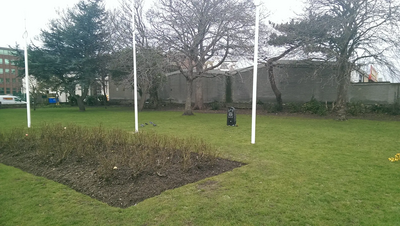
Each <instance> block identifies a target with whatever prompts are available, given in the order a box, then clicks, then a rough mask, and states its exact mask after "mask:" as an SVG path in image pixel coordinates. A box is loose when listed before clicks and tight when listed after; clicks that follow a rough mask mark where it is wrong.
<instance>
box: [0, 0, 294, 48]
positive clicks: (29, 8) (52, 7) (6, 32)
mask: <svg viewBox="0 0 400 226" xmlns="http://www.w3.org/2000/svg"><path fill="white" fill-rule="evenodd" d="M78 2H79V0H62V1H60V0H35V1H32V0H11V1H5V2H3V4H2V6H3V7H2V12H1V14H0V21H1V25H2V26H1V35H0V47H8V46H9V45H11V46H14V45H15V43H18V44H20V45H23V43H24V39H23V38H22V35H23V33H24V31H25V18H26V28H27V31H28V40H33V42H34V43H37V42H36V41H34V38H35V37H36V36H38V35H39V34H40V29H45V28H47V27H48V22H49V21H50V20H51V19H54V18H57V17H58V15H57V13H56V10H61V9H66V8H69V7H72V6H74V5H75V4H76V3H78ZM104 2H105V4H106V7H107V9H111V8H115V7H118V6H119V1H118V0H104ZM146 2H149V1H148V0H147V1H146ZM260 2H261V3H262V4H264V5H266V6H267V7H266V8H267V9H268V10H269V11H271V16H270V18H269V19H270V20H272V21H274V22H283V21H285V20H287V19H288V18H290V17H292V16H294V13H293V12H294V11H296V12H300V10H301V1H299V0H280V1H273V0H260Z"/></svg>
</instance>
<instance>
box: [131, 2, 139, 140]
mask: <svg viewBox="0 0 400 226" xmlns="http://www.w3.org/2000/svg"><path fill="white" fill-rule="evenodd" d="M132 30H133V31H132V42H133V86H134V88H133V98H134V105H135V132H136V133H137V132H138V131H139V122H138V106H137V93H138V92H137V70H136V39H135V34H136V26H135V0H132Z"/></svg>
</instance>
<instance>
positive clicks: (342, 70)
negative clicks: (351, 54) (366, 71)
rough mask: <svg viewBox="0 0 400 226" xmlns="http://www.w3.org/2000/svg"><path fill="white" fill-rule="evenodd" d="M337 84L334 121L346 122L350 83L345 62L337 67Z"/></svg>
mask: <svg viewBox="0 0 400 226" xmlns="http://www.w3.org/2000/svg"><path fill="white" fill-rule="evenodd" d="M336 79H337V82H338V89H337V90H338V93H337V99H336V106H335V107H336V113H337V115H336V119H337V120H339V121H345V120H347V117H346V110H347V106H346V103H347V92H348V89H349V83H350V70H349V68H348V66H347V62H345V63H341V64H340V65H339V70H338V75H337V77H336Z"/></svg>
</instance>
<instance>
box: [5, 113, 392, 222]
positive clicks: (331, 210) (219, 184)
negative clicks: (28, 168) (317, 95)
mask: <svg viewBox="0 0 400 226" xmlns="http://www.w3.org/2000/svg"><path fill="white" fill-rule="evenodd" d="M149 121H152V122H154V123H156V124H157V126H155V127H154V126H146V127H144V128H142V127H139V130H144V131H155V132H157V133H160V134H170V135H174V136H178V137H191V136H192V137H198V138H202V139H205V140H207V141H208V142H210V144H212V145H215V146H217V147H218V149H219V154H220V156H221V157H224V158H229V159H231V160H236V161H241V162H245V163H247V165H246V166H243V167H241V168H237V169H235V170H233V171H231V172H227V173H224V174H221V175H218V176H215V177H212V178H208V179H205V180H202V181H199V182H197V183H193V184H188V185H186V186H183V187H180V188H177V189H174V190H169V191H166V192H164V193H162V194H161V195H159V196H157V197H154V198H150V199H148V200H145V201H143V202H141V203H139V204H138V205H136V206H132V207H130V208H127V209H118V208H114V207H110V206H108V205H106V204H104V203H101V202H99V201H97V200H94V199H91V198H90V197H88V196H85V195H82V194H80V193H77V192H75V191H74V190H72V189H70V188H68V187H66V186H64V185H61V184H58V183H55V182H53V181H50V180H47V179H44V178H41V177H36V176H33V175H30V174H27V173H25V172H23V171H21V170H19V169H15V168H13V167H9V166H5V165H2V164H0V225H400V217H399V213H400V162H395V163H391V162H389V161H388V158H389V157H394V155H395V154H396V153H399V152H400V121H372V120H349V121H346V122H338V121H334V120H330V119H328V120H327V119H305V118H297V117H276V116H257V130H256V135H257V136H256V144H254V145H253V144H250V132H251V115H238V116H237V122H238V125H239V127H228V126H226V114H200V113H197V114H196V115H195V116H191V117H187V116H182V112H173V111H170V112H155V111H149V112H140V113H139V123H140V124H141V123H145V122H149ZM43 122H56V123H64V124H65V125H67V124H68V123H76V124H79V125H87V126H98V125H100V124H101V125H102V126H104V127H109V128H115V127H118V128H122V129H124V130H126V131H128V132H132V131H133V130H134V114H133V112H132V109H130V108H108V109H104V108H88V109H87V111H86V112H79V111H78V110H77V108H60V109H55V108H54V109H53V108H47V109H38V110H37V111H32V127H38V126H40V125H41V124H42V123H43ZM23 126H25V127H26V110H25V109H0V132H7V131H10V130H11V129H12V128H14V127H23Z"/></svg>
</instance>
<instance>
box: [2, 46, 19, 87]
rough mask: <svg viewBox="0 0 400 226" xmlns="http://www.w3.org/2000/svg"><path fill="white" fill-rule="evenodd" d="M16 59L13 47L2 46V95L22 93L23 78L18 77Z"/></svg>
mask: <svg viewBox="0 0 400 226" xmlns="http://www.w3.org/2000/svg"><path fill="white" fill-rule="evenodd" d="M15 59H16V58H15V56H14V55H13V54H12V49H9V48H4V47H0V95H4V94H13V95H18V94H20V93H21V89H22V79H21V78H19V77H18V67H17V66H16V65H15V64H14V62H13V61H15Z"/></svg>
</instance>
